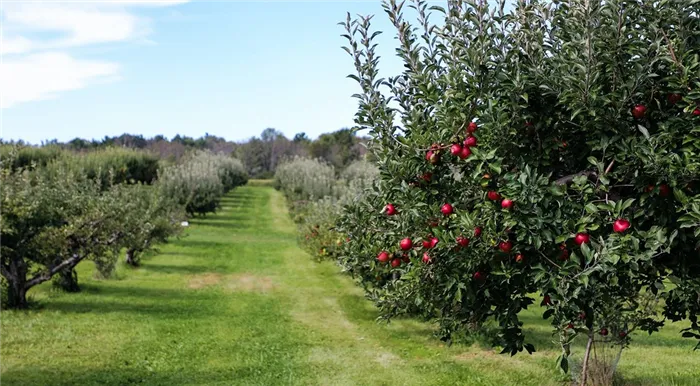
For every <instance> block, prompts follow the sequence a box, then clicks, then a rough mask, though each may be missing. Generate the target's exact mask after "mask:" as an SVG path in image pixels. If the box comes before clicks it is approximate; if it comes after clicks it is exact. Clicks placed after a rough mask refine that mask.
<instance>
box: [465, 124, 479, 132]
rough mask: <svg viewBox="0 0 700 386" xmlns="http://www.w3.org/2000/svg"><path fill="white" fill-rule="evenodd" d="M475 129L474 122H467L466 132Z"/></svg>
mask: <svg viewBox="0 0 700 386" xmlns="http://www.w3.org/2000/svg"><path fill="white" fill-rule="evenodd" d="M476 129H477V126H476V123H474V122H469V126H467V133H469V134H471V133H473V132H475V131H476Z"/></svg>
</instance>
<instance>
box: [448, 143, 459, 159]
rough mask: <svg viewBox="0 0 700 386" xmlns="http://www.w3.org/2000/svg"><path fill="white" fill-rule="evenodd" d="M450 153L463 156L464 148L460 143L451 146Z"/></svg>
mask: <svg viewBox="0 0 700 386" xmlns="http://www.w3.org/2000/svg"><path fill="white" fill-rule="evenodd" d="M450 153H451V154H452V155H456V156H459V155H460V154H462V146H460V145H459V144H458V143H454V144H452V146H450Z"/></svg>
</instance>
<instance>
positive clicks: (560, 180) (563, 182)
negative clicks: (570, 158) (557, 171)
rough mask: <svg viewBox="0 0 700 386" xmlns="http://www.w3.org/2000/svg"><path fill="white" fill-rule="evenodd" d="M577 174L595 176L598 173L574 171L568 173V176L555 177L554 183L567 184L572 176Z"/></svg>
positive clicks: (577, 175) (574, 176)
mask: <svg viewBox="0 0 700 386" xmlns="http://www.w3.org/2000/svg"><path fill="white" fill-rule="evenodd" d="M579 176H586V177H591V176H593V177H597V176H598V173H596V172H594V171H583V172H578V173H575V174H570V175H568V176H564V177H561V178H559V179H557V180H556V181H554V183H555V184H557V185H566V184H569V183H570V182H571V181H573V180H574V178H576V177H579Z"/></svg>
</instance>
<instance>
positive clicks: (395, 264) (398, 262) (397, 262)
mask: <svg viewBox="0 0 700 386" xmlns="http://www.w3.org/2000/svg"><path fill="white" fill-rule="evenodd" d="M400 265H401V259H394V260H392V261H391V266H392V267H393V268H398V267H399V266H400Z"/></svg>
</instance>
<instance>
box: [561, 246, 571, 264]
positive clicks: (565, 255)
mask: <svg viewBox="0 0 700 386" xmlns="http://www.w3.org/2000/svg"><path fill="white" fill-rule="evenodd" d="M559 260H561V261H566V260H569V251H568V250H567V249H566V248H564V249H562V250H561V253H560V254H559Z"/></svg>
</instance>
